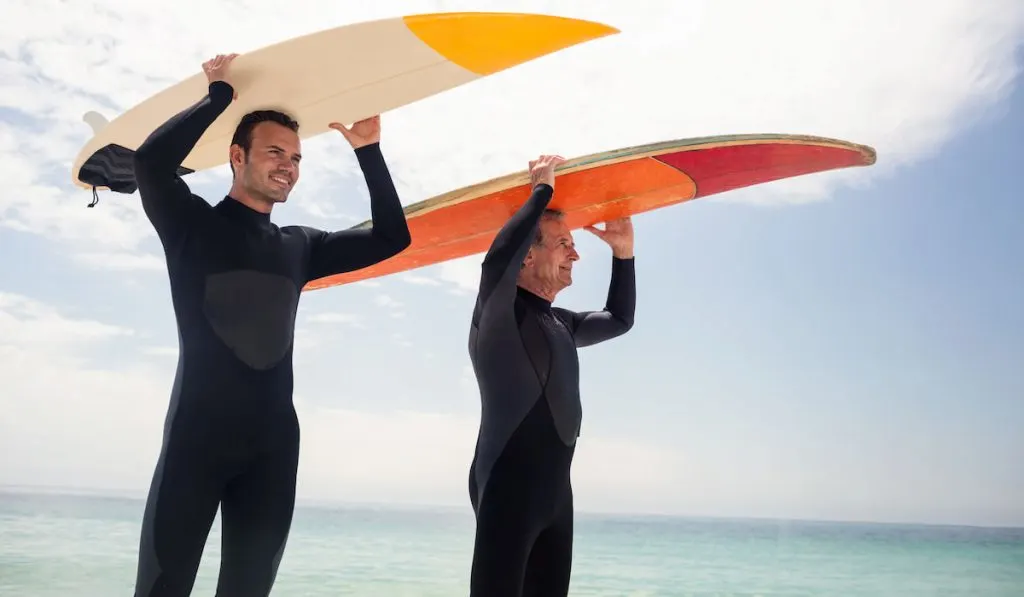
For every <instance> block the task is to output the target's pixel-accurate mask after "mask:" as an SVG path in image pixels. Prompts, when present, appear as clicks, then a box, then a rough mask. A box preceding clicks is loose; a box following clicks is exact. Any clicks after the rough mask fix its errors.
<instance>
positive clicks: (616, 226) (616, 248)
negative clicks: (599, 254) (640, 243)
mask: <svg viewBox="0 0 1024 597" xmlns="http://www.w3.org/2000/svg"><path fill="white" fill-rule="evenodd" d="M586 230H587V231H588V232H590V233H591V234H594V235H595V236H597V237H598V238H600V239H601V240H603V241H604V242H606V243H608V246H610V247H611V248H612V255H614V256H616V257H618V258H619V259H630V258H632V257H633V220H632V219H630V218H629V217H625V218H620V219H618V220H612V221H610V222H605V224H604V230H600V229H598V228H596V227H594V226H586Z"/></svg>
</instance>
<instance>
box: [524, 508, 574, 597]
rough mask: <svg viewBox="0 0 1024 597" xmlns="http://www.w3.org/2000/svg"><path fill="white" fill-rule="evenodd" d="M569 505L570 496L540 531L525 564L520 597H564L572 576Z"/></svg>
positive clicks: (571, 515) (570, 513) (571, 523)
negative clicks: (550, 522) (552, 519)
mask: <svg viewBox="0 0 1024 597" xmlns="http://www.w3.org/2000/svg"><path fill="white" fill-rule="evenodd" d="M572 538H573V506H572V495H571V494H570V495H569V497H568V499H567V502H566V504H565V505H564V506H563V507H562V508H561V510H560V511H559V512H558V515H557V516H556V517H555V519H554V521H553V522H552V524H551V525H550V526H548V527H547V528H545V529H544V530H543V531H541V533H540V535H539V536H538V537H537V541H536V542H535V543H534V545H533V549H532V551H531V552H530V558H529V560H528V561H527V564H526V580H525V582H524V586H523V597H565V596H566V595H568V594H569V578H570V576H571V573H572Z"/></svg>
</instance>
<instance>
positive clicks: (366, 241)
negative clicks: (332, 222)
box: [308, 141, 412, 280]
mask: <svg viewBox="0 0 1024 597" xmlns="http://www.w3.org/2000/svg"><path fill="white" fill-rule="evenodd" d="M355 153H356V159H357V160H358V161H359V167H360V168H361V169H362V171H363V176H364V177H365V179H366V186H367V188H368V190H369V192H370V217H371V219H372V221H371V225H370V227H369V228H352V229H349V230H339V231H337V232H321V231H315V232H314V236H313V238H312V246H311V247H310V261H309V274H308V278H309V279H310V280H316V279H317V278H322V277H324V276H330V275H334V274H339V273H342V272H348V271H353V270H357V269H361V268H364V267H369V266H371V265H373V264H375V263H379V262H381V261H384V260H385V259H388V258H390V257H394V256H395V255H397V254H399V253H401V252H402V251H404V250H405V249H406V248H407V247H408V246H409V245H410V244H411V242H412V239H411V237H410V235H409V225H408V222H407V221H406V218H405V212H404V211H403V210H402V203H401V201H400V200H399V198H398V191H397V190H396V189H395V185H394V182H393V181H392V179H391V173H390V172H389V171H388V166H387V163H385V161H384V156H383V154H382V153H381V150H380V143H379V141H377V142H371V143H368V144H366V145H360V146H358V147H356V149H355Z"/></svg>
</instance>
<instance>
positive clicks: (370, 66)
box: [71, 12, 619, 193]
mask: <svg viewBox="0 0 1024 597" xmlns="http://www.w3.org/2000/svg"><path fill="white" fill-rule="evenodd" d="M618 32H619V30H618V29H615V28H614V27H611V26H608V25H605V24H602V23H596V22H593V21H584V20H580V19H572V18H566V17H558V16H549V15H542V14H531V13H512V12H446V13H427V14H416V15H409V16H403V17H395V18H389V19H380V20H376V21H367V22H362V23H356V24H351V25H345V26H341V27H336V28H333V29H328V30H325V31H320V32H317V33H311V34H309V35H304V36H301V37H297V38H293V39H290V40H287V41H284V42H281V43H277V44H274V45H270V46H267V47H264V48H261V49H258V50H255V51H252V52H247V53H244V54H241V55H239V56H238V57H237V58H236V59H235V60H234V62H233V63H232V65H231V77H232V84H233V86H234V87H235V90H236V91H237V92H238V99H237V100H236V101H234V102H232V104H231V106H230V107H228V108H227V109H226V110H225V111H224V113H223V114H221V116H220V117H219V118H218V119H217V120H216V121H215V122H214V123H213V124H212V125H211V126H210V127H209V129H208V130H207V131H206V133H205V134H204V135H203V136H202V137H201V138H200V139H199V141H198V142H197V143H196V145H195V147H194V148H193V150H192V151H191V153H189V155H188V157H186V158H185V160H184V162H183V163H182V167H181V168H180V169H179V174H181V175H185V174H189V173H192V172H197V171H201V170H205V169H208V168H213V167H216V166H219V165H222V164H225V163H227V160H228V146H229V145H230V142H231V137H232V134H233V132H234V129H235V126H236V125H237V123H238V121H239V119H240V118H241V116H242V115H243V114H245V113H246V112H249V111H251V110H256V109H277V110H282V111H285V112H288V113H290V114H291V115H292V116H293V117H295V118H296V119H297V120H298V121H299V124H300V131H299V132H300V138H308V137H312V136H315V135H318V134H321V133H323V132H325V131H327V130H328V124H329V123H330V122H332V121H338V122H342V123H346V124H350V123H352V122H356V121H358V120H362V119H364V118H368V117H370V116H373V115H375V114H382V113H384V112H387V111H389V110H393V109H395V108H398V107H401V106H404V105H407V104H410V103H413V102H416V101H419V100H421V99H424V98H426V97H429V96H432V95H435V94H438V93H441V92H443V91H446V90H449V89H452V88H455V87H458V86H461V85H464V84H466V83H469V82H471V81H475V80H477V79H481V78H484V77H487V76H490V75H493V74H495V73H498V72H501V71H504V70H506V69H509V68H511V67H514V66H516V65H519V64H523V63H525V62H529V61H531V60H534V59H537V58H540V57H542V56H545V55H548V54H551V53H554V52H557V51H560V50H563V49H566V48H569V47H571V46H575V45H578V44H581V43H584V42H587V41H590V40H595V39H598V38H601V37H605V36H608V35H613V34H616V33H618ZM206 90H207V82H206V76H205V74H203V72H202V71H201V70H199V72H198V73H197V74H196V75H193V76H191V77H189V78H187V79H185V80H184V81H181V82H180V83H178V84H176V85H173V86H171V87H169V88H167V89H164V90H163V91H161V92H159V93H157V94H156V95H154V96H152V97H150V98H149V99H147V100H145V101H143V102H142V103H140V104H138V105H136V106H135V107H133V108H131V109H130V110H128V111H127V112H125V113H123V114H121V115H120V116H119V117H117V118H116V119H115V120H113V121H109V122H108V121H107V120H106V118H104V117H103V116H102V115H101V114H99V113H98V112H95V111H90V112H88V113H86V114H85V115H84V116H83V120H84V121H85V122H86V123H87V124H88V125H89V126H90V127H91V128H92V130H93V136H92V138H90V139H89V140H88V141H87V142H86V143H85V145H84V146H83V147H82V148H81V150H80V151H79V152H78V155H77V156H76V158H75V160H74V162H73V164H72V168H71V172H72V181H73V183H74V184H75V185H77V186H79V187H82V188H85V189H93V191H94V192H95V191H96V190H112V191H115V192H120V193H133V192H134V191H135V188H136V185H135V180H134V175H133V173H132V166H131V156H132V152H133V151H134V150H135V149H136V148H138V146H139V145H141V144H142V142H143V141H144V140H145V139H146V137H148V136H149V134H150V133H151V132H152V131H153V130H154V129H156V128H157V127H158V126H160V125H161V124H162V123H164V122H165V121H166V120H167V119H168V118H170V117H171V116H173V115H174V114H176V113H178V112H180V111H182V110H184V109H185V108H187V107H188V106H190V105H192V104H193V103H195V102H196V101H198V100H199V99H200V98H201V97H203V96H204V95H205V94H206Z"/></svg>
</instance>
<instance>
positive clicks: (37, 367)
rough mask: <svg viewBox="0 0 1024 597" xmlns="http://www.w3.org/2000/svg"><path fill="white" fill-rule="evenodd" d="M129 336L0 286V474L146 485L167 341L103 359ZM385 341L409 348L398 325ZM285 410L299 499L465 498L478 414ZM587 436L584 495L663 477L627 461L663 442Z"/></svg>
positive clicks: (652, 486)
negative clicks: (298, 452) (294, 441)
mask: <svg viewBox="0 0 1024 597" xmlns="http://www.w3.org/2000/svg"><path fill="white" fill-rule="evenodd" d="M132 335H133V334H132V331H131V330H127V329H124V328H121V327H118V326H114V325H110V324H105V323H101V322H97V321H90V320H84V319H75V318H71V317H68V316H66V315H63V314H62V313H60V312H59V311H57V310H55V309H54V308H52V307H50V306H48V305H45V304H42V303H40V302H38V301H34V300H32V299H29V298H26V297H23V296H18V295H12V294H0V338H2V339H3V340H2V341H0V354H2V355H3V357H4V358H3V359H0V377H2V379H4V392H2V393H0V412H3V413H4V416H3V417H2V418H0V484H3V485H14V486H31V487H39V486H44V487H45V486H49V487H62V488H76V487H77V488H84V489H112V490H118V491H127V492H130V493H136V494H138V493H140V492H142V493H144V492H145V490H146V488H147V487H148V483H149V478H150V475H151V474H152V467H153V465H154V464H155V462H156V457H157V455H158V452H159V448H160V440H161V436H162V427H163V421H164V414H165V408H166V404H167V399H168V393H169V391H170V387H171V383H172V379H173V374H174V367H175V362H174V360H173V359H167V358H166V357H167V356H172V355H175V354H176V353H177V350H176V349H174V348H171V347H152V346H149V347H145V348H142V349H141V350H142V352H143V353H145V354H149V355H154V356H156V357H157V359H156V360H154V361H153V362H152V363H148V362H139V363H131V364H128V363H118V362H115V361H111V360H110V359H107V358H105V357H106V355H107V354H108V353H107V352H106V350H107V349H108V348H109V347H107V348H105V345H104V344H103V343H104V342H106V341H108V340H111V339H119V340H118V341H119V342H122V343H124V342H126V341H128V340H127V339H130V337H131V336H132ZM395 340H396V341H398V342H399V343H401V344H403V345H405V346H408V345H409V343H408V340H407V339H406V338H405V336H403V335H401V334H395ZM86 356H93V357H95V363H90V362H88V361H86V359H85V357H86ZM461 383H462V385H463V387H464V389H465V390H466V392H467V397H469V396H470V395H471V394H472V392H473V391H474V390H475V382H474V381H473V379H472V373H471V371H470V369H469V368H468V367H464V368H463V370H462V378H461ZM412 387H413V386H410V389H412ZM296 408H297V410H298V413H299V417H300V421H301V425H302V460H301V471H300V494H301V497H302V498H303V499H312V500H324V499H326V500H355V501H383V502H403V501H407V502H412V503H441V504H451V505H460V506H464V505H466V504H467V503H468V502H466V495H465V487H466V485H465V479H466V474H467V470H468V468H467V467H468V466H469V462H470V459H471V458H472V450H473V444H474V441H475V438H476V430H477V428H476V425H477V419H476V416H477V415H476V414H475V413H474V415H473V416H465V415H452V414H445V413H431V412H411V411H398V412H386V413H380V412H360V411H356V410H342V409H334V408H325V407H322V406H317V405H315V404H313V403H312V401H310V400H309V399H303V398H302V397H296ZM587 441H588V442H590V443H588V444H587V447H585V448H583V449H582V452H583V455H582V456H581V459H580V465H578V467H577V472H576V473H575V479H576V480H577V483H579V484H580V487H581V488H582V489H581V490H580V491H582V493H583V494H584V495H589V496H590V497H589V499H590V501H592V502H594V503H596V504H598V505H601V504H606V505H607V504H627V503H629V502H630V497H629V496H631V495H633V494H634V493H636V492H640V493H648V494H651V495H657V493H658V492H659V491H660V490H661V489H662V488H663V487H664V486H665V484H666V483H670V479H671V477H670V476H666V475H664V474H659V475H648V474H645V473H643V469H637V467H636V466H635V465H634V464H633V461H637V460H639V461H641V462H644V463H645V466H651V467H656V468H658V469H662V470H665V469H664V467H665V466H666V465H665V463H667V462H670V461H671V460H672V458H673V457H672V455H671V454H670V453H667V452H664V451H660V450H657V449H655V448H652V447H649V446H645V445H642V444H637V443H636V442H632V441H628V440H614V441H610V440H602V439H601V438H593V439H592V440H591V439H588V440H587ZM425 447H429V449H424V448H425ZM669 468H671V467H669Z"/></svg>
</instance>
